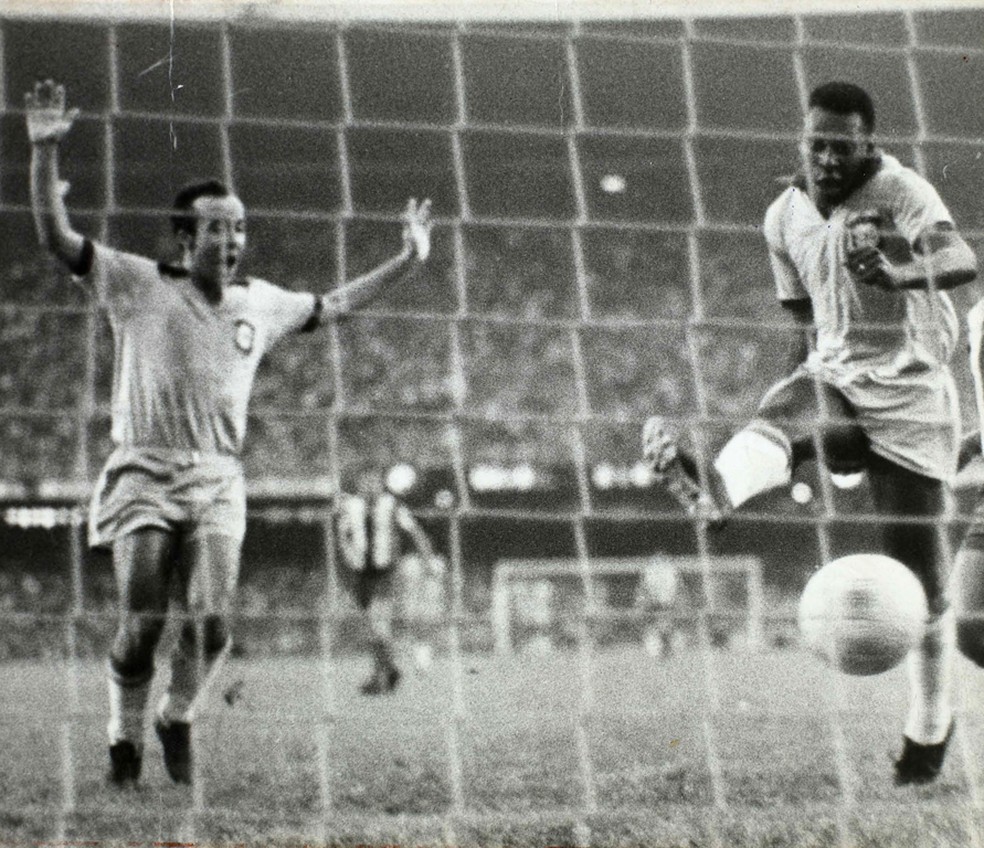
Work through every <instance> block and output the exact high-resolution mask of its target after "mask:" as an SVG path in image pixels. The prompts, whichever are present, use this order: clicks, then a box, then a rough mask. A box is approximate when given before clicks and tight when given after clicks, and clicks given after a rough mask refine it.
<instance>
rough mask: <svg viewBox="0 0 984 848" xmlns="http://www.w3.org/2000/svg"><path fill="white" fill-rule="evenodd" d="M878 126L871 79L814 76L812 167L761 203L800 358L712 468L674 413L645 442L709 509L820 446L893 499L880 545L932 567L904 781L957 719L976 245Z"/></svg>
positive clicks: (777, 481) (771, 479) (927, 761)
mask: <svg viewBox="0 0 984 848" xmlns="http://www.w3.org/2000/svg"><path fill="white" fill-rule="evenodd" d="M874 126H875V110H874V106H873V104H872V102H871V98H870V97H869V96H868V94H867V93H866V92H865V91H864V90H862V89H860V88H858V87H857V86H855V85H851V84H848V83H841V82H833V83H827V84H825V85H821V86H819V87H818V88H816V89H815V90H814V91H813V92H812V93H811V94H810V98H809V109H808V111H807V114H806V116H805V122H804V128H803V136H802V146H801V151H802V156H803V164H804V173H803V174H802V176H801V177H800V178H798V179H797V180H795V181H794V183H793V185H791V186H790V187H789V188H787V189H786V190H785V191H783V193H782V194H781V195H780V196H779V197H778V199H777V200H776V201H775V202H773V204H772V205H771V206H770V207H769V210H768V212H767V213H766V216H765V237H766V241H767V244H768V249H769V256H770V259H771V264H772V269H773V274H774V277H775V284H776V290H777V294H778V297H779V300H780V301H781V303H782V305H783V306H784V307H785V308H786V309H787V310H788V311H789V312H790V313H792V315H793V316H794V317H795V318H796V319H797V321H798V323H799V324H800V325H801V326H802V327H803V329H804V332H803V334H802V346H801V348H800V350H799V351H798V355H797V359H796V361H797V362H799V363H800V364H799V365H798V367H796V369H795V370H794V371H793V373H792V374H791V375H790V376H789V377H787V378H786V379H785V380H783V381H781V382H780V383H778V384H777V385H775V386H774V387H773V388H772V389H771V390H770V391H769V392H768V393H767V394H766V395H765V397H764V399H763V400H762V402H761V405H760V406H759V409H758V413H757V414H756V416H755V417H754V418H753V419H752V421H751V422H750V423H749V424H748V425H746V426H745V427H744V428H743V429H741V430H739V431H738V432H737V433H735V434H734V435H733V436H732V437H731V439H730V440H729V441H728V442H727V443H726V444H725V445H724V447H723V448H722V449H721V451H720V452H719V453H718V454H717V455H716V457H715V458H714V461H713V463H711V464H710V466H709V467H708V468H707V469H706V476H705V475H704V474H703V473H701V469H700V468H699V466H698V464H697V463H696V462H695V460H694V458H693V457H690V456H688V455H687V454H686V453H684V452H683V450H682V449H681V448H680V446H679V443H678V438H677V434H676V433H674V432H673V431H672V429H671V428H670V427H668V426H667V424H666V422H664V421H663V420H662V419H659V418H654V419H650V420H649V421H648V422H647V423H646V425H645V427H644V430H643V452H644V455H645V457H646V459H647V461H648V464H649V465H650V467H651V469H652V471H653V472H654V474H655V477H656V478H657V480H660V481H662V482H663V483H664V484H665V485H666V486H667V488H668V489H669V490H670V491H671V492H672V493H673V494H674V495H675V496H676V498H677V499H678V500H679V501H680V502H681V503H682V504H683V506H684V508H685V509H686V510H687V511H688V513H689V514H691V515H692V516H695V517H697V518H698V519H701V520H706V521H707V522H709V523H710V524H715V523H720V522H722V521H724V520H726V519H727V516H728V515H729V514H730V513H731V512H732V511H733V510H735V509H738V508H739V507H741V506H742V505H743V504H745V503H746V502H747V501H749V500H750V499H751V498H753V497H755V496H756V495H758V494H760V493H762V492H766V491H768V490H770V489H773V488H776V487H779V486H784V485H787V484H788V483H789V482H790V479H791V476H792V472H793V470H794V468H795V467H796V466H797V465H798V464H799V463H801V462H803V461H804V460H806V459H809V458H811V457H818V458H819V459H820V460H821V461H822V462H824V463H825V464H826V465H827V467H828V468H830V470H831V471H835V472H837V471H840V472H845V473H846V472H849V471H856V470H859V469H860V468H866V469H867V472H868V476H869V480H870V484H871V490H872V495H873V498H874V503H875V508H876V510H877V512H878V513H879V514H880V515H881V516H884V517H885V521H884V524H883V535H884V538H883V547H884V553H886V554H888V555H889V556H891V557H893V558H895V559H897V560H900V561H901V562H903V563H905V564H906V565H907V566H908V567H909V568H910V569H911V570H912V571H913V572H914V573H915V574H916V576H917V577H919V579H920V581H921V583H922V586H923V588H924V589H925V592H926V596H927V600H928V602H929V611H930V614H929V619H928V621H927V622H926V627H925V631H924V635H923V638H922V640H921V642H920V643H919V644H918V645H917V647H916V649H915V650H914V651H913V652H912V653H911V654H910V659H909V679H910V707H909V714H908V719H907V722H906V725H905V730H904V738H903V750H902V754H901V756H900V757H899V758H898V759H897V760H896V762H895V775H894V777H895V782H896V783H897V784H900V785H902V784H914V783H926V782H928V781H931V780H933V779H934V778H935V777H936V776H937V774H938V773H939V771H940V767H941V765H942V763H943V757H944V755H945V753H946V746H947V742H948V740H949V738H950V735H951V733H952V729H953V711H952V706H951V698H950V695H951V693H950V690H951V683H950V675H951V666H952V663H953V658H954V654H955V651H954V646H955V640H956V636H955V626H954V617H953V614H952V612H950V611H949V610H948V603H947V598H946V595H945V591H944V578H945V556H944V549H943V545H944V544H945V540H944V539H943V538H942V535H943V527H942V522H940V523H937V522H935V521H933V519H936V518H938V517H940V516H941V515H942V511H943V508H944V497H945V492H946V488H947V486H948V485H949V482H950V480H951V478H952V477H953V475H954V473H955V471H956V455H957V441H958V428H959V423H960V417H959V414H958V410H957V400H956V390H955V386H954V382H953V378H952V376H951V373H950V369H949V365H948V360H949V357H950V354H951V353H952V351H953V347H954V344H955V342H956V335H957V333H956V327H957V322H956V318H955V314H954V310H953V306H952V304H951V303H950V300H949V297H948V295H947V294H946V293H945V292H944V290H945V289H949V288H951V287H954V286H958V285H962V284H964V283H967V282H970V281H971V280H973V279H974V278H975V276H976V273H977V263H976V259H975V257H974V254H973V252H972V251H971V249H970V248H969V247H968V245H967V243H966V242H965V241H964V240H963V239H962V238H961V237H960V236H959V235H958V233H957V231H956V227H955V225H954V223H953V219H952V217H951V216H950V213H949V211H948V210H947V208H946V206H945V205H944V204H943V201H942V200H941V199H940V197H939V195H938V194H937V193H936V191H935V189H934V188H933V187H932V186H931V185H930V184H929V183H927V182H926V181H925V180H924V179H922V178H921V177H920V176H919V175H918V174H916V173H915V172H914V171H912V170H910V169H909V168H906V167H904V166H902V165H901V164H900V163H899V162H898V161H897V160H896V159H894V158H893V157H891V156H889V155H887V154H885V153H882V152H881V151H879V150H878V149H877V148H876V147H875V145H874V142H873V140H872V133H873V131H874ZM810 324H813V325H814V326H815V331H816V340H815V347H814V349H813V350H812V351H811V350H810V349H809V344H808V337H807V333H806V328H807V327H808V326H809V325H810ZM818 422H819V424H818ZM818 426H819V432H818ZM907 519H914V521H909V520H907Z"/></svg>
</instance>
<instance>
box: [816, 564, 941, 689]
mask: <svg viewBox="0 0 984 848" xmlns="http://www.w3.org/2000/svg"><path fill="white" fill-rule="evenodd" d="M926 616H927V607H926V595H925V593H924V592H923V588H922V585H921V584H920V583H919V580H918V579H917V578H916V576H915V575H914V574H913V573H912V572H911V571H909V569H908V568H906V567H905V566H904V565H902V563H900V562H898V561H897V560H894V559H892V558H891V557H887V556H882V555H881V554H853V555H852V556H846V557H841V558H840V559H837V560H834V561H833V562H831V563H828V564H827V565H825V566H824V567H823V568H821V569H820V570H819V571H818V572H817V573H816V574H814V575H813V577H811V578H810V580H809V582H808V583H807V584H806V588H805V589H804V590H803V595H802V596H801V597H800V602H799V627H800V632H801V633H802V634H803V639H804V641H805V643H806V646H807V647H808V648H809V649H810V650H811V651H812V652H813V653H815V654H816V655H818V656H819V657H820V658H821V659H823V660H824V661H825V662H826V663H827V664H829V665H831V666H832V667H834V668H836V669H838V670H839V671H842V672H844V673H845V674H854V675H870V674H881V673H882V672H883V671H888V670H889V669H890V668H893V667H894V666H896V665H898V664H899V663H900V662H901V661H902V660H903V658H904V657H905V655H906V654H907V653H909V651H910V650H911V649H912V648H913V647H914V646H915V644H916V641H917V640H918V639H919V638H920V636H921V635H922V632H923V627H924V626H925V622H926Z"/></svg>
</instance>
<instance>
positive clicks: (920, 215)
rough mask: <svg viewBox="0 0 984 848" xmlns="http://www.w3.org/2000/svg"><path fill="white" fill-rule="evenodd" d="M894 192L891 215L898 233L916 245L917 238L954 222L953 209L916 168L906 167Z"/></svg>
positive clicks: (898, 178)
mask: <svg viewBox="0 0 984 848" xmlns="http://www.w3.org/2000/svg"><path fill="white" fill-rule="evenodd" d="M896 180H897V184H896V187H895V190H894V191H893V192H892V196H893V202H892V217H893V219H894V222H895V227H896V229H898V231H899V233H901V234H902V236H903V237H904V238H905V240H906V241H908V242H909V244H910V245H911V246H914V244H915V242H916V239H918V238H919V236H920V235H921V234H922V233H924V232H925V231H926V230H928V229H931V228H933V227H935V226H936V225H938V224H950V225H951V226H952V225H953V217H952V216H951V215H950V210H949V209H947V208H946V204H945V203H944V202H943V199H942V198H941V197H940V195H939V193H938V192H937V191H936V189H935V188H933V186H932V185H931V184H930V183H929V182H927V181H926V180H925V179H923V178H922V177H921V176H919V174H917V173H916V172H915V171H911V170H909V169H905V170H903V171H902V172H901V173H900V174H899V175H898V176H897V177H896Z"/></svg>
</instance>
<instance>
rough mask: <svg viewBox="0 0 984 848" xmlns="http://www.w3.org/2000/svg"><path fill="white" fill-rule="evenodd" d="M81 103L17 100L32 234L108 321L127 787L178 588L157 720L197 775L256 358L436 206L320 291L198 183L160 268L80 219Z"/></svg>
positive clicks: (111, 540)
mask: <svg viewBox="0 0 984 848" xmlns="http://www.w3.org/2000/svg"><path fill="white" fill-rule="evenodd" d="M76 114H77V110H66V108H65V92H64V89H63V88H62V87H61V86H57V85H55V84H54V83H52V82H50V81H48V82H45V83H38V84H37V85H36V86H35V88H34V90H33V92H31V93H29V94H28V96H27V103H26V118H27V131H28V137H29V139H30V142H31V146H32V156H31V203H32V209H33V212H34V216H35V221H36V224H37V228H38V233H39V237H40V239H41V242H42V244H43V245H45V246H47V248H48V249H49V250H50V251H51V252H52V253H53V254H54V255H55V256H56V257H58V258H59V259H60V260H61V261H62V262H63V263H64V264H65V265H66V266H67V267H68V268H69V269H70V270H71V271H73V272H74V273H75V274H76V275H77V276H78V277H80V278H81V279H82V280H83V282H84V284H85V285H86V286H87V287H88V288H89V290H90V291H91V292H92V293H93V295H94V296H95V297H96V298H97V299H98V300H99V302H100V303H101V304H102V305H103V306H104V307H105V309H106V312H107V314H108V316H109V321H110V325H111V327H112V331H113V343H114V370H113V410H112V417H113V429H112V436H113V441H114V443H115V450H114V452H113V454H112V456H111V457H110V459H109V461H108V462H107V464H106V467H105V468H104V470H103V473H102V474H101V476H100V479H99V482H98V484H97V487H96V492H95V495H94V497H93V504H92V510H91V521H90V530H91V542H92V543H93V544H94V545H98V546H108V547H111V549H112V555H113V567H114V571H115V573H116V578H117V585H118V589H119V594H120V601H119V624H118V627H117V632H116V638H115V639H114V642H113V647H112V649H111V651H110V658H109V700H110V719H109V727H108V733H109V759H110V770H109V780H110V782H111V783H112V784H113V785H117V786H123V785H127V784H131V783H133V782H135V781H136V780H137V779H138V778H139V776H140V771H141V764H142V756H143V736H144V725H145V722H146V712H147V702H148V697H149V692H150V684H151V679H152V677H153V673H154V659H155V657H154V653H155V648H156V646H157V643H158V641H159V638H160V635H161V632H162V630H163V627H164V624H165V621H166V618H167V613H168V599H169V596H170V593H171V585H172V583H176V584H177V586H178V587H179V588H180V591H181V595H182V600H183V602H184V605H185V606H186V608H187V609H188V612H189V614H188V616H187V617H186V618H185V621H184V624H183V625H182V627H181V633H180V638H179V640H178V644H177V645H176V647H175V649H174V651H173V653H172V656H171V663H170V666H171V668H170V671H171V674H170V680H169V682H168V685H167V688H166V690H165V693H164V697H163V699H162V701H161V703H160V705H159V706H158V708H157V711H156V716H155V721H154V725H155V730H156V733H157V736H158V738H159V740H160V742H161V746H162V749H163V754H164V764H165V767H166V769H167V772H168V774H169V775H170V777H171V778H172V780H174V781H175V782H179V783H189V782H191V780H192V777H193V773H194V768H193V761H192V757H191V751H192V747H191V722H192V719H193V717H194V707H195V701H196V697H197V695H198V694H199V692H200V691H201V690H202V689H203V688H204V687H205V686H206V685H207V683H208V680H209V679H210V677H211V676H212V675H213V674H214V673H215V671H216V669H217V667H218V660H220V659H221V657H222V656H223V655H224V652H225V651H226V648H227V646H228V643H229V637H228V626H227V616H228V611H229V608H230V605H231V602H232V598H233V594H234V591H235V587H236V583H237V579H238V573H239V556H240V547H241V542H242V537H243V531H244V528H245V491H244V484H243V477H242V470H241V467H240V464H239V453H240V450H241V448H242V443H243V438H244V436H245V430H246V411H247V406H248V403H249V396H250V391H251V388H252V384H253V378H254V375H255V373H256V368H257V365H258V364H259V361H260V359H261V358H262V356H263V354H264V353H265V352H266V351H267V350H269V349H270V347H271V346H273V345H274V344H276V343H277V342H278V341H279V340H280V339H282V338H284V337H286V336H288V335H289V334H291V333H293V332H295V331H299V330H303V329H313V328H314V327H315V326H317V324H318V322H319V320H320V319H321V318H322V317H324V316H332V315H335V314H337V313H342V312H345V311H346V310H347V309H349V308H352V307H355V306H358V305H360V304H362V303H364V302H366V301H367V300H368V299H370V298H371V297H373V296H374V295H375V294H376V293H377V292H378V291H379V290H380V288H381V286H382V285H383V283H384V282H385V281H386V280H388V279H390V278H392V277H393V276H395V274H396V273H397V272H399V271H402V270H404V269H406V268H408V267H409V266H410V264H411V261H412V260H413V259H414V258H417V259H420V260H423V259H425V258H426V256H427V253H428V251H429V249H430V221H429V202H427V201H425V202H423V203H422V204H420V206H419V207H418V206H417V204H416V202H415V201H410V203H409V204H408V207H407V211H406V215H405V222H404V238H403V247H402V249H401V250H400V252H399V253H398V254H396V255H395V256H394V257H393V258H391V259H389V260H388V261H386V262H384V263H383V264H382V265H380V266H379V267H378V268H376V269H374V270H372V271H370V272H369V273H367V274H365V275H363V276H362V277H360V278H358V279H356V280H354V281H351V282H349V283H348V284H346V285H344V286H342V287H340V288H338V289H336V290H335V291H333V292H332V293H331V294H329V295H325V296H316V295H313V294H301V293H295V292H289V291H286V290H284V289H281V288H278V287H277V286H274V285H272V284H270V283H268V282H266V281H264V280H260V279H256V278H250V277H244V276H243V275H242V274H241V273H239V267H240V264H241V260H242V257H243V254H244V251H245V249H246V241H247V239H246V210H245V207H244V206H243V203H242V201H241V200H240V199H239V198H238V197H236V195H235V194H233V193H232V192H230V191H229V190H228V189H227V188H226V187H225V186H223V185H222V184H221V183H219V182H217V181H208V182H204V183H198V184H195V185H192V186H189V187H187V188H186V189H184V190H182V191H181V192H180V193H179V194H178V196H177V198H176V200H175V204H174V214H173V216H172V223H173V228H174V234H175V238H176V241H177V244H178V247H179V249H180V259H179V261H178V262H177V263H175V264H174V265H160V264H158V263H155V262H153V261H151V260H149V259H145V258H143V257H140V256H136V255H133V254H130V253H125V252H122V251H117V250H113V249H112V248H109V247H107V246H105V245H101V244H95V243H93V242H91V241H90V240H88V239H86V238H85V237H83V236H82V235H81V234H80V233H78V232H76V230H75V229H74V228H73V227H72V225H71V223H70V221H69V217H68V211H67V209H66V207H65V203H64V195H65V193H66V191H67V185H66V184H64V183H62V182H61V180H60V178H59V175H58V147H59V143H60V142H61V139H62V138H63V137H64V136H65V134H66V133H67V132H68V131H69V129H70V128H71V126H72V123H73V121H74V119H75V117H76Z"/></svg>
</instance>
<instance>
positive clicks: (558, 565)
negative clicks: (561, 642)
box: [490, 554, 765, 655]
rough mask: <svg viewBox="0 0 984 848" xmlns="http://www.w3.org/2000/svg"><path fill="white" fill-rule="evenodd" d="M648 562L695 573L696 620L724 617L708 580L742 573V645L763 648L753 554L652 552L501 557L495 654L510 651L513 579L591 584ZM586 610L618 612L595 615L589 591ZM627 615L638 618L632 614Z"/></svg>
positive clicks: (760, 590) (496, 574) (496, 573)
mask: <svg viewBox="0 0 984 848" xmlns="http://www.w3.org/2000/svg"><path fill="white" fill-rule="evenodd" d="M653 564H657V565H659V566H663V567H669V568H673V569H674V570H675V571H676V573H677V574H680V575H696V576H697V577H698V578H699V579H700V581H701V584H700V585H701V589H702V594H703V597H704V605H703V606H702V607H701V608H700V609H698V610H697V611H696V616H697V618H698V619H700V618H702V617H704V616H712V617H715V616H721V615H724V616H727V615H729V613H728V612H724V611H722V610H721V609H719V608H717V604H716V603H715V595H714V592H713V591H708V586H709V585H712V584H711V583H710V581H712V580H713V579H714V577H715V576H727V575H736V574H737V575H744V576H745V579H746V593H747V601H746V612H745V618H746V624H745V628H744V635H745V640H746V645H747V646H748V647H749V648H752V649H758V648H760V647H762V645H763V644H764V635H763V630H764V627H763V620H764V615H765V614H764V607H765V602H764V587H763V580H762V562H761V560H760V559H758V558H757V557H754V556H712V557H700V556H696V555H694V556H688V555H680V554H653V555H651V556H626V557H591V558H589V559H588V560H583V559H579V558H577V557H551V558H529V559H525V558H524V559H501V560H499V561H498V562H496V564H495V566H494V568H493V573H492V603H491V608H490V616H491V623H492V633H493V641H494V645H495V652H496V654H499V655H505V654H509V653H512V651H513V647H514V646H513V644H512V636H511V630H512V605H511V597H510V592H509V583H510V580H511V579H512V578H513V577H514V575H521V578H522V579H523V580H524V581H530V580H537V579H543V580H550V579H555V578H567V579H575V580H580V581H581V582H582V583H583V584H586V585H590V583H591V581H592V580H593V579H596V578H600V577H606V576H614V575H622V574H624V575H632V574H639V575H641V574H642V573H643V571H644V570H645V569H647V568H649V567H651V566H652V565H653ZM585 597H586V599H587V602H586V611H587V615H588V617H589V618H595V617H598V618H606V617H610V618H612V619H614V618H616V617H617V614H614V615H609V614H604V613H601V614H598V613H597V611H596V608H595V606H594V602H595V599H594V597H593V595H592V594H591V593H590V592H586V593H585ZM629 615H630V616H635V615H638V613H637V612H636V611H634V610H633V611H631V612H630V613H629Z"/></svg>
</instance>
